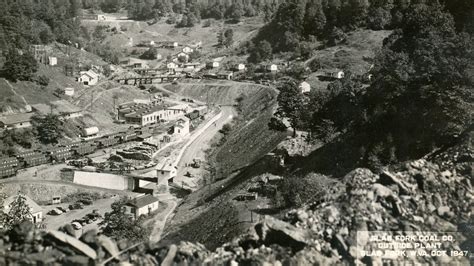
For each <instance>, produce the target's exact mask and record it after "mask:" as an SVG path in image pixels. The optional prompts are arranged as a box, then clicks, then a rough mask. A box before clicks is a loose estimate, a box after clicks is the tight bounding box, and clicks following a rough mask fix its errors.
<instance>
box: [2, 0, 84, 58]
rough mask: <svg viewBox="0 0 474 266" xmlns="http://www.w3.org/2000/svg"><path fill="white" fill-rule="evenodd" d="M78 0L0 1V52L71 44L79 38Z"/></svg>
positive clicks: (79, 6)
mask: <svg viewBox="0 0 474 266" xmlns="http://www.w3.org/2000/svg"><path fill="white" fill-rule="evenodd" d="M80 3H81V1H80V0H64V1H53V0H41V1H32V0H0V5H1V9H0V49H1V50H4V49H7V48H11V47H14V48H17V49H24V48H27V47H28V45H30V44H47V43H50V42H52V41H58V42H61V43H72V42H74V41H75V40H76V39H77V36H78V35H79V26H80V21H79V20H76V19H75V17H76V16H77V15H78V14H79V12H80V8H81V5H80Z"/></svg>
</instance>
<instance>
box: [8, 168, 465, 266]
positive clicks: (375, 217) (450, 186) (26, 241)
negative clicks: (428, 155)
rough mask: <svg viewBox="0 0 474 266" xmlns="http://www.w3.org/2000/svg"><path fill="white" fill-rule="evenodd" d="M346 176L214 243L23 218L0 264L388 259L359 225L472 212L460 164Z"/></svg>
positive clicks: (396, 224)
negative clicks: (167, 240) (211, 246)
mask: <svg viewBox="0 0 474 266" xmlns="http://www.w3.org/2000/svg"><path fill="white" fill-rule="evenodd" d="M343 183H344V188H345V193H340V194H337V196H334V197H328V199H327V200H326V201H324V202H315V203H311V204H309V205H308V206H306V207H304V208H300V209H296V210H292V211H290V212H288V213H287V215H286V217H285V219H284V221H282V220H278V219H276V218H273V217H270V216H265V218H264V220H263V221H262V222H260V223H258V224H257V225H256V226H255V230H252V231H249V232H248V233H247V234H245V235H242V236H240V237H238V238H235V239H234V240H233V241H232V242H229V243H226V244H224V245H223V246H221V247H219V248H217V249H216V250H215V251H210V250H208V249H207V248H206V247H204V246H203V245H201V244H195V243H190V242H181V243H180V244H178V245H169V246H159V245H158V244H156V243H140V244H138V245H132V246H130V244H128V245H127V244H126V243H122V242H119V243H116V242H115V241H113V240H111V239H109V238H108V237H105V236H103V235H98V234H97V233H96V232H94V231H90V232H86V233H85V234H83V236H82V237H81V238H80V239H75V238H74V237H72V236H73V235H74V230H73V229H72V228H71V226H70V225H67V226H65V227H63V228H62V229H61V230H60V231H42V230H37V229H35V228H34V227H33V226H32V225H31V224H29V223H22V224H20V225H19V226H17V227H15V228H14V229H13V230H11V231H10V232H9V233H8V234H5V235H3V236H1V238H0V265H10V264H15V265H16V264H18V265H56V264H62V265H94V264H102V265H105V264H107V265H118V264H119V263H122V264H120V265H128V264H127V263H130V264H133V265H239V264H243V265H334V264H368V265H382V263H383V261H381V260H377V259H376V258H375V257H370V256H360V254H361V250H360V249H361V246H360V245H358V244H359V243H358V240H360V237H359V238H358V237H357V234H358V233H357V232H363V231H386V232H388V234H393V235H405V234H407V233H409V232H414V231H431V232H456V231H458V225H460V224H462V223H463V222H468V221H469V219H471V218H470V214H471V210H472V207H473V204H472V203H473V191H472V186H471V182H470V178H469V177H465V176H461V175H459V174H458V173H457V171H456V169H455V168H448V167H444V168H440V166H439V165H438V164H434V163H431V162H428V161H426V160H417V161H412V162H408V163H406V164H405V165H404V166H403V167H401V168H400V169H399V170H397V172H390V171H388V170H386V171H383V172H382V173H381V174H374V173H373V172H371V171H370V170H368V169H356V170H354V171H352V172H351V173H349V174H348V175H346V176H345V177H344V179H343ZM455 234H456V236H455V237H456V240H457V241H456V242H453V243H451V244H449V245H450V246H443V248H444V249H447V250H449V249H459V245H460V243H461V242H463V241H464V240H466V236H465V235H462V233H461V232H460V233H455ZM471 234H472V233H471ZM470 237H472V235H471V236H470ZM365 241H366V242H367V239H365ZM471 241H472V240H471ZM394 260H401V259H400V258H397V259H394ZM407 260H408V261H410V263H413V264H417V263H421V264H430V265H433V264H456V265H467V264H469V261H467V260H468V258H466V257H462V256H461V257H433V256H425V257H415V258H411V257H410V258H404V259H403V263H405V264H406V263H407ZM400 262H401V261H393V262H390V263H392V264H393V265H397V263H400ZM55 263H56V264H55ZM385 263H387V262H386V261H385Z"/></svg>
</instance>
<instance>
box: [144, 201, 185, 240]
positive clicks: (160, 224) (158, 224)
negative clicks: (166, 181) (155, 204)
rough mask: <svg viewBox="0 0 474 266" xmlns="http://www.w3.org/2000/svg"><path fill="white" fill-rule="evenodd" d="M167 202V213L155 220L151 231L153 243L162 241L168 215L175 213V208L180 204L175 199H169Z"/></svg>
mask: <svg viewBox="0 0 474 266" xmlns="http://www.w3.org/2000/svg"><path fill="white" fill-rule="evenodd" d="M166 204H167V205H166V209H165V210H164V212H165V213H166V214H165V215H164V216H162V217H160V219H159V220H155V224H154V226H153V229H152V231H151V233H150V241H151V242H152V243H156V242H158V241H160V239H161V234H162V233H163V229H164V228H165V224H166V221H167V220H168V217H169V216H170V215H171V214H172V213H173V211H174V209H175V208H176V206H177V205H178V203H177V202H176V201H175V200H167V201H166Z"/></svg>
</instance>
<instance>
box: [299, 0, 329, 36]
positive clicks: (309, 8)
mask: <svg viewBox="0 0 474 266" xmlns="http://www.w3.org/2000/svg"><path fill="white" fill-rule="evenodd" d="M325 27H326V15H325V14H324V11H323V6H322V3H321V0H313V1H308V3H307V4H306V13H305V18H304V32H305V34H306V35H314V36H319V35H321V34H322V33H323V30H324V28H325Z"/></svg>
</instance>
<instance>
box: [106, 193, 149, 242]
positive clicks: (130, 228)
mask: <svg viewBox="0 0 474 266" xmlns="http://www.w3.org/2000/svg"><path fill="white" fill-rule="evenodd" d="M126 201H127V200H126V199H124V198H122V199H120V200H118V201H116V202H114V203H112V211H111V212H109V213H106V214H105V215H104V221H102V222H101V225H104V229H103V230H102V232H103V233H104V234H105V235H107V236H110V237H112V238H115V239H116V240H121V239H127V240H129V241H131V242H139V241H143V240H146V239H147V238H148V237H149V235H150V233H151V232H150V231H149V229H147V228H145V227H143V220H142V218H141V217H138V218H137V219H133V218H132V217H130V216H129V215H126V214H125V204H126Z"/></svg>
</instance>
